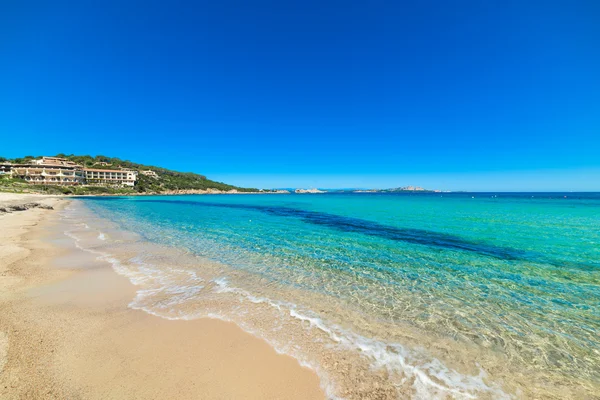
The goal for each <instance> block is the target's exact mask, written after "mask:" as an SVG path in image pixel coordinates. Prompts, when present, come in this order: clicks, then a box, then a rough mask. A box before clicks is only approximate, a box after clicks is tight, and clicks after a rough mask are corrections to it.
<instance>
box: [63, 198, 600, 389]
mask: <svg viewBox="0 0 600 400" xmlns="http://www.w3.org/2000/svg"><path fill="white" fill-rule="evenodd" d="M82 204H83V205H84V206H85V208H86V209H88V210H91V211H92V212H93V215H94V216H96V217H101V218H102V220H106V221H109V223H110V224H112V225H110V229H112V230H110V229H109V225H107V224H106V223H105V225H102V224H101V223H100V222H98V223H97V224H96V225H95V226H94V225H93V224H91V223H90V224H89V226H88V225H86V228H85V229H83V228H82V229H83V230H82V231H80V232H75V233H74V234H75V235H76V236H77V235H79V236H78V237H79V239H78V240H83V239H85V237H86V236H85V230H89V229H92V230H94V232H96V231H98V234H97V235H96V233H94V235H93V237H94V238H98V239H101V243H100V242H92V241H89V243H87V246H88V247H89V248H90V249H92V250H93V249H96V250H95V251H98V252H99V254H107V252H109V253H110V250H109V246H108V243H109V242H110V243H112V248H117V247H118V246H121V252H120V253H118V252H117V253H118V254H117V253H115V254H112V255H111V257H113V258H115V257H116V258H119V260H120V261H119V268H120V269H118V270H119V271H120V272H122V273H124V274H126V275H128V276H130V277H131V278H132V281H133V282H134V283H136V284H137V285H139V286H140V290H139V292H138V297H137V299H136V300H135V301H134V302H132V306H134V307H137V308H141V309H144V310H146V311H148V312H152V313H155V314H157V315H161V316H163V317H166V318H195V317H202V316H210V317H218V318H222V319H227V320H232V321H234V322H236V323H238V324H239V325H240V326H242V327H243V328H245V329H247V330H248V331H250V332H252V333H254V334H256V335H258V336H261V337H264V338H265V339H266V340H267V341H269V342H270V343H272V344H273V345H274V346H275V347H276V348H277V349H278V350H280V351H282V352H286V353H288V354H291V355H293V356H295V357H297V358H298V359H299V360H300V361H301V362H302V363H303V364H305V365H307V366H309V367H311V368H314V369H315V370H317V372H318V373H319V374H320V376H321V377H322V382H323V386H324V388H326V390H327V393H328V395H329V396H330V397H332V398H333V397H344V398H367V395H369V396H372V398H393V397H414V398H432V397H439V398H470V397H471V398H473V397H476V398H486V397H488V398H502V397H506V398H509V397H516V398H520V397H524V398H529V397H539V398H545V397H547V398H553V397H555V398H584V397H589V398H593V397H595V396H598V395H599V393H600V391H599V390H600V389H599V388H600V333H599V332H600V195H597V194H572V193H565V194H542V193H531V194H502V193H500V194H489V193H485V194H483V193H479V194H463V193H460V194H458V193H457V194H419V195H417V194H415V195H410V194H371V193H360V194H358V193H356V194H335V193H332V194H322V195H294V194H292V195H237V196H232V195H213V196H147V197H123V198H108V197H107V198H88V199H85V200H84V201H82ZM88 221H89V218H88ZM90 226H91V227H90ZM119 230H121V231H129V232H133V233H135V234H137V235H139V236H138V237H137V238H136V239H135V240H133V241H129V242H128V241H127V240H125V239H124V238H123V237H122V236H119V234H118V231H119ZM88 236H89V235H88ZM89 237H91V236H89ZM107 240H108V242H107ZM111 240H112V242H111ZM82 243H83V242H82ZM143 244H144V245H145V246H146V247H143V250H140V249H142V247H140V246H142V245H143ZM150 244H152V245H155V246H157V247H148V246H150ZM136 246H138V247H136ZM158 246H160V247H158ZM166 249H173V251H172V252H171V250H166ZM100 250H101V251H100Z"/></svg>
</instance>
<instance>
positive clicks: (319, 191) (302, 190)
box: [294, 188, 325, 193]
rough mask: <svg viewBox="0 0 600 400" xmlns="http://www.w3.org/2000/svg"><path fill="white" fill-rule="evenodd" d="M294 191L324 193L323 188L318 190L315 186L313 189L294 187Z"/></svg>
mask: <svg viewBox="0 0 600 400" xmlns="http://www.w3.org/2000/svg"><path fill="white" fill-rule="evenodd" d="M294 192H296V193H325V191H324V190H319V189H316V188H313V189H296V190H295V191H294Z"/></svg>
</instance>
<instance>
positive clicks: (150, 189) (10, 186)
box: [0, 154, 258, 195]
mask: <svg viewBox="0 0 600 400" xmlns="http://www.w3.org/2000/svg"><path fill="white" fill-rule="evenodd" d="M56 157H61V158H66V159H67V160H70V161H73V162H75V163H77V164H80V165H82V166H83V167H84V168H95V169H118V168H128V169H132V170H134V171H138V181H137V182H136V185H135V187H133V188H114V187H106V186H46V185H36V186H33V185H28V184H27V183H25V182H24V181H22V180H20V179H19V180H15V179H10V178H8V177H4V179H1V180H0V190H2V191H36V192H43V193H49V194H75V195H83V194H124V195H126V194H135V193H163V192H167V191H172V190H207V189H213V190H222V191H229V190H237V191H239V192H257V191H258V189H253V188H240V187H237V186H233V185H228V184H226V183H222V182H215V181H212V180H210V179H207V178H206V177H205V176H203V175H199V174H195V173H192V172H177V171H171V170H168V169H166V168H161V167H155V166H151V165H143V164H138V163H134V162H131V161H127V160H121V159H119V158H114V157H106V156H101V155H99V156H95V157H92V156H88V155H85V156H77V155H73V154H71V155H67V154H57V155H56ZM35 158H40V157H33V156H25V157H22V158H16V159H12V160H11V159H5V158H2V157H0V161H2V160H4V161H9V162H13V163H18V164H21V163H27V162H30V161H31V160H32V159H35ZM148 170H150V171H154V172H155V173H156V174H157V175H158V178H155V177H151V176H146V175H143V174H141V173H140V171H148ZM18 181H20V182H18Z"/></svg>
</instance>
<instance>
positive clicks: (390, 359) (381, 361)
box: [65, 225, 511, 399]
mask: <svg viewBox="0 0 600 400" xmlns="http://www.w3.org/2000/svg"><path fill="white" fill-rule="evenodd" d="M85 227H86V229H89V226H87V225H85ZM65 235H67V236H69V237H71V238H72V239H74V241H75V245H76V246H77V247H78V248H79V249H81V250H83V251H87V252H90V253H92V254H96V255H97V256H98V259H101V260H104V261H107V262H109V263H110V264H111V265H112V267H113V269H114V270H115V271H116V272H117V273H119V274H121V275H124V276H126V277H128V278H129V279H130V280H131V282H132V283H133V284H134V285H136V286H139V285H143V284H144V283H147V282H148V281H154V282H157V283H159V284H160V285H161V286H160V287H159V288H154V289H140V290H138V291H137V295H136V298H135V299H134V300H133V301H132V302H131V303H130V304H129V307H130V308H132V309H139V310H143V311H145V312H147V313H149V314H152V315H156V316H158V317H161V318H165V319H169V320H178V319H183V320H189V319H197V318H202V317H208V318H214V319H219V320H223V321H228V322H234V323H236V324H237V325H239V326H240V327H242V328H243V329H244V330H245V331H247V332H248V333H250V334H252V335H254V336H256V337H258V338H261V339H263V340H266V341H267V343H269V344H270V345H271V346H272V347H273V348H274V349H275V350H276V351H277V352H278V353H280V354H287V355H290V356H292V357H294V358H296V359H297V360H298V362H299V363H300V364H301V365H302V366H304V367H307V368H310V369H312V370H314V371H315V372H316V373H317V374H318V376H319V377H320V379H321V387H322V388H323V390H324V391H325V393H326V395H327V397H328V398H330V399H339V397H337V396H336V394H335V392H336V387H335V385H334V384H333V383H332V382H331V380H330V379H329V378H328V376H327V374H326V373H325V371H323V369H322V368H321V367H320V366H319V365H315V364H314V363H311V362H309V361H308V360H306V359H304V358H303V357H302V356H301V355H299V354H295V352H290V351H289V350H286V349H284V348H282V347H281V346H280V345H279V344H277V343H275V342H274V341H273V340H269V339H268V338H265V337H264V336H262V335H260V333H259V332H257V331H256V330H254V329H252V328H251V327H249V326H247V324H245V323H243V322H240V321H235V320H233V319H231V318H229V317H226V316H224V315H220V314H214V313H207V314H202V313H197V314H191V315H190V314H188V315H179V316H177V317H173V316H165V315H163V314H161V313H159V312H156V311H154V310H152V309H150V308H149V307H146V306H141V305H139V303H138V301H140V300H142V299H144V298H146V297H148V296H152V295H153V294H155V293H159V292H163V291H164V292H166V293H171V294H182V293H184V292H185V290H184V287H179V288H173V287H168V285H169V284H172V283H173V282H172V281H170V280H169V279H167V278H166V277H165V276H164V274H162V273H161V271H159V270H157V269H152V268H149V267H148V265H147V264H145V263H143V261H142V260H141V259H137V258H133V259H132V260H131V261H132V262H133V263H136V264H138V267H137V269H138V272H137V273H134V272H132V271H131V270H129V269H127V268H125V267H124V266H123V265H122V264H121V263H120V262H119V261H118V260H117V259H115V258H114V257H112V256H111V255H110V254H107V253H104V252H100V251H97V250H92V249H87V248H84V247H82V246H81V245H80V243H79V242H80V239H79V238H77V237H76V236H75V235H73V234H72V232H71V231H65ZM172 271H174V272H180V273H188V274H190V277H191V279H196V280H197V282H200V281H201V278H198V277H197V276H196V275H195V273H194V272H192V271H186V270H172ZM157 273H158V274H161V275H162V276H161V275H159V276H153V274H157ZM212 282H213V283H214V284H215V285H216V288H214V292H216V293H235V294H238V295H241V296H243V297H245V298H246V299H247V300H249V301H251V302H252V303H255V304H260V303H265V304H268V305H270V306H271V307H274V308H276V309H278V310H280V311H282V310H286V311H287V312H288V313H289V315H290V316H291V317H293V318H296V319H298V320H301V321H306V322H308V323H309V325H310V326H311V327H315V328H317V329H319V330H321V331H322V332H324V333H326V334H327V335H328V336H329V337H330V338H331V339H332V340H333V341H334V342H336V343H337V344H338V345H340V346H342V347H344V348H347V349H355V350H359V351H360V352H361V354H363V355H365V356H366V357H367V358H369V359H371V360H372V364H373V366H374V367H378V368H382V367H383V368H385V369H387V370H388V372H390V373H391V374H397V373H403V374H405V375H409V376H413V377H414V378H415V380H414V383H413V387H414V389H415V391H416V397H417V398H422V399H433V398H446V397H447V395H452V396H454V397H458V398H465V399H472V398H477V394H476V393H477V392H487V393H491V394H493V395H494V398H498V399H507V398H511V396H509V395H508V394H506V393H504V392H502V391H501V390H500V389H499V388H497V387H491V386H488V385H487V384H486V383H485V382H484V381H483V378H484V377H485V372H484V371H483V370H480V374H479V375H477V376H469V375H464V374H460V373H459V372H457V371H455V370H450V369H448V368H447V367H446V366H444V365H443V364H442V363H441V362H440V361H439V360H437V359H432V360H431V361H430V362H429V363H428V364H425V365H423V366H422V367H417V366H415V365H411V364H410V363H409V362H407V359H408V358H410V356H411V354H410V352H409V351H408V350H407V349H406V348H404V347H403V346H402V345H400V344H398V343H386V342H382V341H377V340H374V339H369V338H366V337H364V336H361V335H358V334H356V333H354V332H349V331H347V330H344V329H342V328H341V327H339V326H336V325H329V326H328V325H327V324H325V323H324V322H323V321H322V320H321V319H319V318H318V317H315V316H309V315H305V313H306V312H304V313H303V312H300V311H299V310H297V307H296V305H294V304H291V303H287V302H281V301H273V300H271V299H268V298H263V297H256V296H254V295H252V294H251V293H249V292H247V291H245V290H243V289H239V288H234V287H231V286H229V285H228V281H227V279H226V278H225V277H221V278H217V279H214V280H213V281H212ZM195 288H196V291H195V293H192V294H190V295H189V297H193V296H195V295H197V294H198V293H199V292H200V291H201V290H202V289H203V288H204V286H199V285H198V286H195ZM187 289H189V287H187ZM185 294H186V295H187V293H185ZM184 297H185V296H184ZM189 297H188V298H189ZM184 300H185V299H184ZM178 303H179V302H177V301H175V300H174V301H173V302H172V303H167V304H166V306H168V305H172V304H178ZM163 308H164V307H163ZM386 349H393V350H394V351H393V352H390V351H389V350H386ZM425 370H426V371H427V372H429V374H431V375H433V376H435V377H436V378H437V379H439V380H440V381H441V382H443V383H444V385H441V384H439V383H437V382H435V381H433V380H432V379H431V378H430V376H429V375H428V374H427V373H426V372H425ZM432 389H433V391H432ZM473 391H475V392H476V393H475V394H474V393H472V392H473ZM439 392H441V393H439Z"/></svg>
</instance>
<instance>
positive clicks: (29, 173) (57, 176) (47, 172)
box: [11, 157, 85, 185]
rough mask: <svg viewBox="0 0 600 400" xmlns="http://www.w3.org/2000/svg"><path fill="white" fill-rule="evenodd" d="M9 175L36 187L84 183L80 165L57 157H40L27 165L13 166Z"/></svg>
mask: <svg viewBox="0 0 600 400" xmlns="http://www.w3.org/2000/svg"><path fill="white" fill-rule="evenodd" d="M11 174H12V175H13V176H16V177H18V178H21V179H24V180H25V181H27V182H28V183H31V184H38V185H80V184H83V183H84V182H85V177H84V174H83V167H82V166H81V165H78V164H76V163H74V162H72V161H68V160H66V159H64V158H57V157H42V158H41V159H40V160H33V161H31V162H30V163H28V164H13V165H12V170H11Z"/></svg>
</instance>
